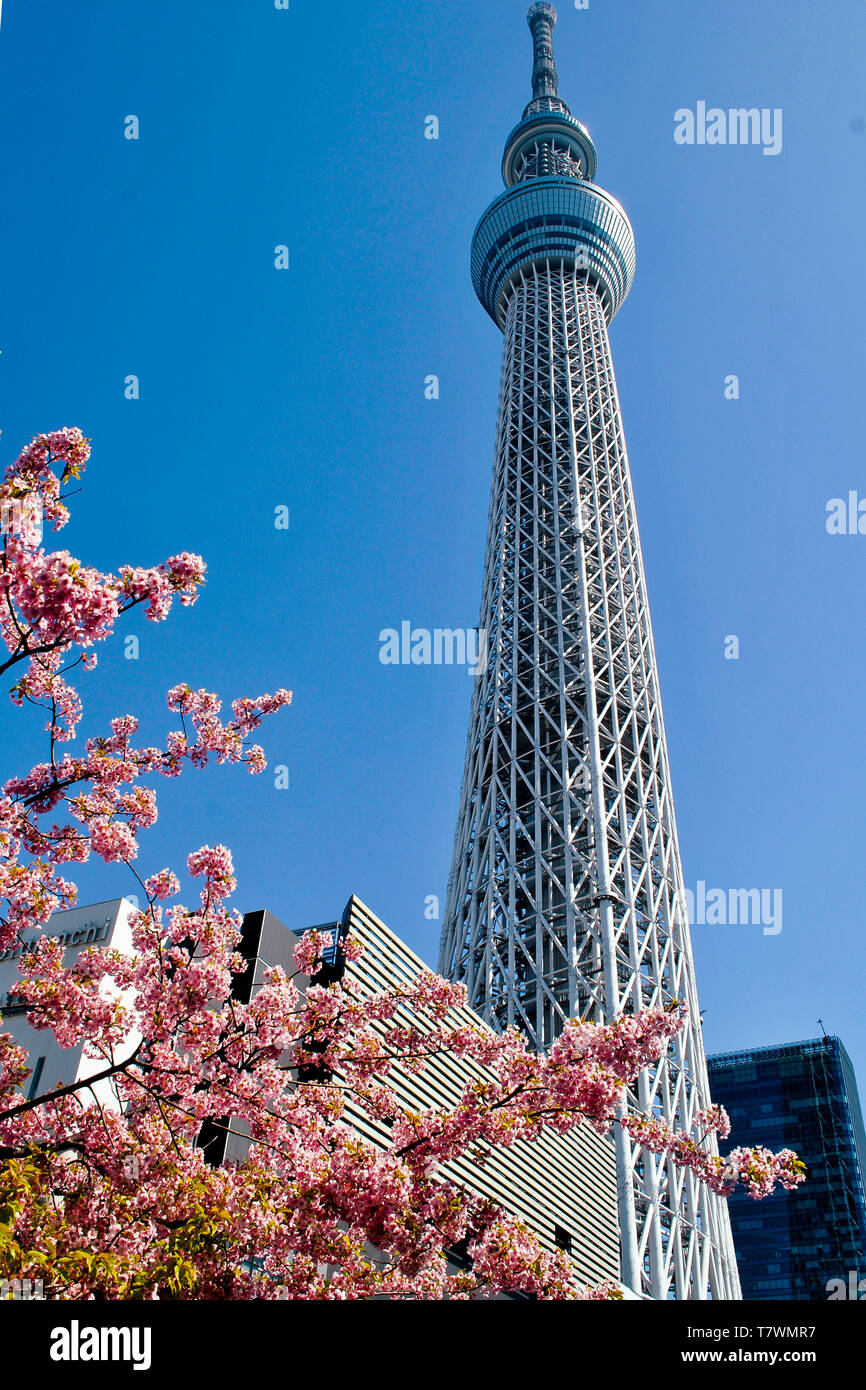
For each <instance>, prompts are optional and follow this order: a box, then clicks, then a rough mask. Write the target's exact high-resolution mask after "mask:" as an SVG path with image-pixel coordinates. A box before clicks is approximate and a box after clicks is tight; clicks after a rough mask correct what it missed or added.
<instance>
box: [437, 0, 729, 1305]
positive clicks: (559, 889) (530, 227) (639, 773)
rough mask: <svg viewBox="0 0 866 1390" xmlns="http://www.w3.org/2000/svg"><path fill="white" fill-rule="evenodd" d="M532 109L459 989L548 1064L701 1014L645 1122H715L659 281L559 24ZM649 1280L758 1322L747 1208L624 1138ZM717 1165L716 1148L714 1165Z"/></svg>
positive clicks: (520, 167) (630, 1239)
mask: <svg viewBox="0 0 866 1390" xmlns="http://www.w3.org/2000/svg"><path fill="white" fill-rule="evenodd" d="M528 22H529V27H530V29H531V31H532V39H533V69H532V100H531V101H530V102H529V104H528V106H527V107H526V109H525V110H524V112H523V115H522V117H521V119H520V121H519V123H518V124H517V125H516V126H515V128H514V130H513V131H512V132H511V134H510V135H509V136H508V139H507V141H506V144H505V152H504V155H503V159H502V175H503V180H504V182H505V192H504V193H502V194H500V196H499V197H498V198H496V199H495V200H494V202H492V203H491V205H490V206H489V207H488V209H487V211H486V212H485V213H484V215H483V216H482V218H481V220H480V222H479V223H478V226H477V228H476V231H475V235H474V238H473V243H472V262H471V266H472V282H473V285H474V287H475V291H476V294H477V295H478V298H479V300H480V301H481V303H482V305H483V306H484V308H485V309H486V310H487V312H488V314H490V316H491V317H492V318H493V320H494V322H495V323H497V324H498V326H499V327H500V328H501V329H502V332H503V334H504V339H505V342H504V350H503V361H502V378H501V388H500V395H499V413H498V422H497V432H496V452H495V462H494V473H493V487H492V497H491V507H490V520H489V530H488V538H487V551H486V559H485V571H484V581H483V592H482V600H481V616H480V626H481V627H483V628H485V629H486V630H487V635H488V652H489V655H488V661H487V666H486V670H485V671H484V672H482V673H480V674H479V675H478V677H477V679H476V681H475V686H474V692H473V701H472V712H471V718H470V728H469V738H468V743H467V750H466V764H465V771H464V776H463V785H462V791H461V797H460V810H459V815H458V823H457V833H456V837H455V844H454V857H453V862H452V868H451V875H450V880H449V889H448V899H447V905H446V911H445V920H444V927H443V933H442V943H441V953H440V961H439V967H440V970H441V971H442V973H443V974H445V975H448V976H450V977H451V978H453V979H458V980H462V981H464V983H465V984H466V986H467V989H468V993H469V1003H470V1005H471V1007H472V1008H474V1009H476V1010H477V1011H478V1012H479V1013H481V1014H482V1015H483V1016H484V1018H485V1019H486V1020H487V1021H488V1022H489V1023H491V1024H492V1025H493V1026H494V1027H499V1028H504V1027H508V1026H511V1025H516V1026H518V1027H519V1028H521V1029H522V1030H523V1031H524V1032H525V1033H526V1034H527V1036H528V1037H529V1039H530V1040H531V1042H532V1043H533V1044H534V1045H535V1046H537V1047H538V1048H539V1049H544V1048H546V1047H547V1046H549V1044H550V1043H551V1042H552V1041H553V1040H554V1039H555V1038H556V1036H557V1034H558V1033H559V1032H560V1031H561V1029H562V1026H563V1024H564V1022H565V1020H566V1019H568V1018H570V1017H575V1016H579V1017H584V1018H591V1019H595V1020H597V1021H607V1020H610V1019H612V1018H613V1017H614V1016H615V1015H616V1014H618V1013H622V1012H626V1013H630V1012H633V1011H636V1010H638V1009H641V1008H645V1007H648V1006H662V1007H663V1006H665V1005H667V1004H670V1003H672V1002H673V1001H674V1000H679V1001H680V1002H682V1003H685V1004H686V1005H687V1006H688V1011H689V1019H688V1022H687V1023H686V1027H685V1029H684V1030H683V1031H682V1032H681V1033H680V1034H679V1035H678V1036H677V1037H676V1038H675V1039H674V1041H673V1042H672V1044H671V1046H670V1049H669V1053H668V1055H666V1056H665V1057H663V1059H662V1060H661V1061H660V1062H659V1063H657V1064H656V1065H655V1066H654V1067H651V1068H647V1069H646V1070H644V1071H643V1072H642V1073H641V1075H640V1077H639V1079H638V1080H637V1081H636V1082H635V1084H634V1087H633V1089H632V1092H631V1093H630V1096H629V1104H630V1105H632V1106H633V1107H636V1108H639V1109H640V1110H642V1111H650V1112H654V1113H657V1114H659V1115H660V1116H663V1117H664V1118H665V1119H666V1120H668V1121H669V1122H670V1123H671V1124H674V1125H676V1126H677V1127H688V1126H690V1124H691V1121H692V1119H693V1116H694V1115H695V1113H696V1112H697V1111H699V1110H700V1109H701V1108H703V1107H704V1106H705V1105H706V1104H707V1103H708V1102H709V1094H708V1085H707V1070H706V1061H705V1057H704V1050H703V1043H702V1039H701V1030H700V1012H699V1008H698V1000H697V990H696V985H695V977H694V966H693V962H692V951H691V942H690V936H689V925H688V918H687V912H686V905H685V894H684V885H683V875H682V867H681V864H680V856H679V847H678V842H677V830H676V822H675V818H674V807H673V801H672V797H671V785H670V772H669V768H668V755H667V747H666V743H665V730H664V722H663V717H662V706H661V699H660V695H659V684H658V673H657V668H656V657H655V651H654V647H653V637H652V628H651V624H650V614H649V605H648V601H647V593H646V584H645V580H644V570H643V560H642V556H641V548H640V539H639V536H638V527H637V519H636V516H635V507H634V499H633V495H632V484H631V475H630V471H629V463H628V456H627V453H626V446H625V439H624V435H623V427H622V418H621V413H620V406H619V399H618V396H617V389H616V380H615V377H614V369H613V361H612V358H611V351H610V343H609V340H608V326H609V324H610V322H611V320H612V319H613V317H614V315H615V314H616V313H617V311H618V310H619V308H620V307H621V305H622V304H623V303H624V301H625V299H626V296H627V295H628V292H629V290H630V288H631V284H632V280H633V277H634V271H635V247H634V234H633V232H632V228H631V224H630V222H629V220H628V217H627V216H626V214H625V212H624V210H623V208H622V207H621V206H620V204H619V203H618V202H617V200H616V199H615V198H613V197H612V196H611V195H610V194H609V193H606V192H605V191H604V189H602V188H600V187H599V186H598V184H596V183H595V181H594V180H595V175H596V169H597V162H598V161H597V156H596V149H595V145H594V143H593V141H592V138H591V136H590V134H589V131H588V130H587V129H586V127H585V126H584V125H582V124H581V122H580V121H579V120H577V119H576V118H575V117H574V116H573V115H572V114H571V111H570V110H569V108H568V106H567V105H566V103H565V102H564V101H563V99H562V98H561V97H560V95H559V83H558V78H557V73H556V67H555V64H554V54H553V28H554V25H555V23H556V11H555V9H554V7H553V6H552V5H549V4H535V5H533V6H532V7H531V9H530V10H529V14H528ZM615 1129H616V1135H615V1142H616V1144H617V1163H618V1180H619V1216H620V1233H621V1249H622V1278H623V1282H624V1283H626V1284H627V1285H628V1286H629V1287H631V1288H632V1289H634V1290H635V1291H636V1292H642V1293H645V1294H648V1295H650V1296H651V1297H655V1298H671V1297H675V1298H696V1299H702V1298H708V1297H712V1298H739V1296H740V1291H739V1281H738V1277H737V1269H736V1262H735V1258H734V1253H733V1244H732V1241H731V1233H730V1225H729V1220H728V1213H727V1209H726V1206H725V1203H724V1201H723V1199H720V1198H718V1197H716V1196H715V1195H713V1194H712V1193H710V1192H708V1191H707V1189H706V1188H704V1187H702V1186H700V1184H699V1183H698V1182H697V1180H696V1178H695V1176H694V1174H693V1173H692V1172H691V1171H684V1170H683V1169H681V1168H676V1167H675V1166H674V1165H673V1164H672V1163H671V1162H670V1161H669V1160H668V1159H667V1158H666V1157H664V1156H663V1157H657V1156H655V1155H653V1154H651V1153H649V1152H647V1151H645V1150H643V1149H642V1148H641V1147H640V1146H639V1145H636V1144H635V1143H634V1142H633V1141H632V1140H631V1139H630V1138H629V1137H628V1136H627V1135H626V1134H625V1133H624V1131H622V1129H621V1127H620V1126H616V1127H615ZM705 1142H706V1143H707V1145H708V1147H709V1148H710V1149H711V1150H712V1151H713V1152H715V1151H716V1150H715V1147H714V1140H712V1139H708V1140H706V1141H705Z"/></svg>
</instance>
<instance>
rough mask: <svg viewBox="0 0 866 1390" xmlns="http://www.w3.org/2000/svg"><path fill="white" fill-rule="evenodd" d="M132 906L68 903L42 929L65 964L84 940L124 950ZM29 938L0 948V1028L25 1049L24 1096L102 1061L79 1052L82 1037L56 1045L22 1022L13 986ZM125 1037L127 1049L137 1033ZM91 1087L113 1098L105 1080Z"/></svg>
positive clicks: (128, 946) (116, 901) (89, 1071)
mask: <svg viewBox="0 0 866 1390" xmlns="http://www.w3.org/2000/svg"><path fill="white" fill-rule="evenodd" d="M134 910H135V909H134V907H133V904H132V903H131V902H129V900H128V899H127V898H111V899H110V900H109V901H107V902H104V903H93V904H91V905H90V906H89V907H73V908H70V909H68V911H66V912H55V913H54V914H53V916H52V917H51V918H50V919H49V922H48V925H47V927H46V928H45V932H44V935H46V936H53V937H56V938H58V939H59V940H60V941H62V942H63V945H64V952H63V963H64V965H65V966H67V967H69V966H71V965H72V964H73V963H74V961H75V958H76V956H77V955H78V953H79V951H81V950H82V949H83V948H84V947H86V946H110V947H113V948H114V949H115V950H117V951H124V952H129V951H131V950H132V934H131V931H130V927H129V918H130V915H131V914H132V913H133V912H134ZM34 940H38V937H34V936H32V935H31V934H29V933H25V935H24V939H23V941H22V942H21V943H20V945H19V946H17V947H16V948H15V949H14V950H10V951H4V952H2V953H0V1019H2V1021H0V1028H2V1031H3V1032H4V1033H10V1034H11V1035H12V1037H13V1038H14V1039H15V1041H16V1043H18V1044H19V1046H21V1047H26V1049H27V1051H28V1053H29V1056H30V1065H31V1067H32V1071H31V1074H30V1077H29V1078H28V1082H27V1098H28V1099H32V1098H33V1096H35V1095H38V1094H41V1092H43V1091H48V1090H52V1089H53V1088H54V1087H55V1086H67V1085H69V1084H70V1083H71V1082H73V1081H81V1080H83V1079H84V1078H85V1077H88V1076H92V1075H93V1074H94V1073H95V1072H97V1071H100V1070H101V1069H102V1067H103V1066H104V1063H103V1062H102V1061H100V1060H99V1059H98V1058H92V1057H85V1055H84V1044H83V1043H78V1044H76V1045H75V1046H74V1047H61V1046H60V1044H59V1043H58V1042H57V1040H56V1038H55V1037H54V1034H53V1033H52V1032H51V1031H50V1029H37V1028H31V1026H30V1024H29V1023H28V1022H27V1018H26V1012H27V1010H26V1007H25V1006H24V1005H23V1004H20V1003H17V1002H16V997H15V986H16V985H17V983H18V981H19V980H20V978H21V972H20V969H19V966H20V964H21V958H22V956H24V955H26V952H27V948H28V946H29V945H30V944H31V943H32V942H33V941H34ZM129 1042H130V1051H132V1050H133V1049H134V1047H135V1046H136V1044H137V1042H138V1038H137V1036H135V1035H134V1034H133V1035H130V1039H129ZM94 1092H95V1093H96V1095H97V1097H98V1098H99V1099H100V1101H104V1102H105V1103H107V1104H112V1103H113V1100H112V1094H111V1090H110V1086H109V1083H108V1082H101V1083H97V1085H96V1086H95V1087H94Z"/></svg>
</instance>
